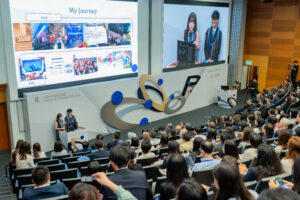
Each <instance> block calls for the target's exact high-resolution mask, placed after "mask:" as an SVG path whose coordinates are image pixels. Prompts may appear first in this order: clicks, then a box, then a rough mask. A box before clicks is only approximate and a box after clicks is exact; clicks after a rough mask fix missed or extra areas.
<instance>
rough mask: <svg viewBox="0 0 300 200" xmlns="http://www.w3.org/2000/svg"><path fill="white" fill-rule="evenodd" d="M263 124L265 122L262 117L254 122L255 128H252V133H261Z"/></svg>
mask: <svg viewBox="0 0 300 200" xmlns="http://www.w3.org/2000/svg"><path fill="white" fill-rule="evenodd" d="M264 124H265V120H264V118H262V117H259V118H257V119H256V120H255V127H254V128H253V132H254V133H259V134H260V133H262V130H261V129H262V127H263V125H264Z"/></svg>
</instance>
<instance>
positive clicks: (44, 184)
mask: <svg viewBox="0 0 300 200" xmlns="http://www.w3.org/2000/svg"><path fill="white" fill-rule="evenodd" d="M32 183H33V184H34V187H29V188H26V189H25V190H24V194H23V199H24V200H35V199H46V198H53V197H58V196H62V195H67V194H68V193H69V190H68V188H67V187H66V186H65V185H64V183H62V182H61V183H57V184H55V185H50V173H49V169H48V168H47V167H45V166H38V167H36V168H34V169H33V170H32Z"/></svg>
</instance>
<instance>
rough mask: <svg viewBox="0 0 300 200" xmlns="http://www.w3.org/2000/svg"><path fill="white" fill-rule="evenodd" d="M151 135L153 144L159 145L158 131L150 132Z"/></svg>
mask: <svg viewBox="0 0 300 200" xmlns="http://www.w3.org/2000/svg"><path fill="white" fill-rule="evenodd" d="M149 136H150V139H151V144H152V145H153V146H156V145H159V143H160V139H158V138H156V132H154V131H152V132H150V134H149Z"/></svg>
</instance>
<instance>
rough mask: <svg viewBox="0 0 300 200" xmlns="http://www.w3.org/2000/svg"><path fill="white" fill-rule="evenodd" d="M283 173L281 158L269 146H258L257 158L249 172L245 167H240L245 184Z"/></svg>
mask: <svg viewBox="0 0 300 200" xmlns="http://www.w3.org/2000/svg"><path fill="white" fill-rule="evenodd" d="M283 172H284V171H283V169H282V165H281V163H280V160H279V157H278V156H277V155H276V153H275V151H274V150H273V149H272V147H271V146H269V145H267V144H261V145H259V146H258V148H257V158H256V160H255V161H254V164H253V165H252V166H251V167H250V168H249V170H248V169H247V167H246V166H245V165H242V164H241V165H240V173H241V174H242V177H243V179H244V181H245V182H248V181H254V180H257V181H258V180H260V179H262V178H265V177H269V176H275V175H279V174H282V173H283Z"/></svg>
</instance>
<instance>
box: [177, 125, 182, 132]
mask: <svg viewBox="0 0 300 200" xmlns="http://www.w3.org/2000/svg"><path fill="white" fill-rule="evenodd" d="M181 129H182V127H181V126H180V125H177V126H176V127H175V131H176V133H179V132H180V131H181Z"/></svg>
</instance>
